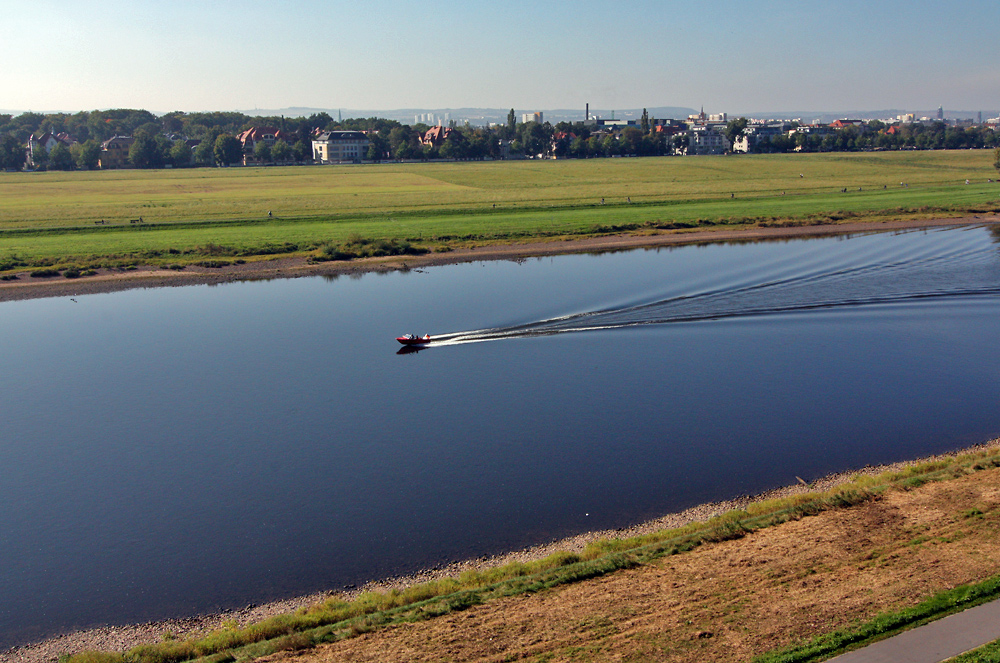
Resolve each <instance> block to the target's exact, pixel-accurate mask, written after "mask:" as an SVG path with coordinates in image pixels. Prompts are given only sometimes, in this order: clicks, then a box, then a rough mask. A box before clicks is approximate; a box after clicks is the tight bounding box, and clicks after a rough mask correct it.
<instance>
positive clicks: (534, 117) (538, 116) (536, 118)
mask: <svg viewBox="0 0 1000 663" xmlns="http://www.w3.org/2000/svg"><path fill="white" fill-rule="evenodd" d="M542 115H543V113H542V112H541V111H538V112H537V113H522V114H521V122H523V123H524V124H527V123H528V122H537V123H538V124H542V122H543V121H544V120H543V119H542Z"/></svg>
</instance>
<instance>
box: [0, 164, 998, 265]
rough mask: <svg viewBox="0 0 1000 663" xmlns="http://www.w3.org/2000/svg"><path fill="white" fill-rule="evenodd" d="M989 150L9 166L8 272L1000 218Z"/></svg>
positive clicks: (2, 234)
mask: <svg viewBox="0 0 1000 663" xmlns="http://www.w3.org/2000/svg"><path fill="white" fill-rule="evenodd" d="M991 154H992V153H991V152H988V151H983V150H979V151H951V152H943V151H939V152H894V153H873V154H805V155H770V156H768V155H759V156H739V157H737V156H729V157H686V158H646V159H596V160H585V161H525V162H483V163H478V162H477V163H433V164H431V163H428V164H405V165H401V164H380V165H365V166H340V167H309V168H305V167H296V168H266V169H264V168H249V169H193V170H162V171H112V172H74V173H57V172H51V173H0V271H5V270H8V271H9V270H11V269H19V270H21V271H24V270H25V269H27V268H37V267H44V266H55V267H67V266H71V265H74V266H77V267H79V268H81V269H86V268H88V267H100V266H125V265H129V264H137V263H145V264H154V265H169V264H173V265H175V266H182V265H184V264H190V263H193V262H196V261H199V260H204V258H205V257H206V256H212V257H219V256H222V257H226V256H230V257H232V256H238V257H241V258H243V259H247V260H253V259H255V258H258V257H261V256H268V255H275V254H297V255H314V256H316V257H322V255H321V254H323V253H324V252H325V254H326V257H337V256H338V250H340V249H341V248H343V247H344V246H345V245H347V244H350V243H351V242H352V241H353V242H354V245H355V246H354V250H353V252H354V253H361V252H364V251H365V250H369V251H370V250H371V247H370V242H371V241H375V240H392V241H395V242H396V244H395V246H394V247H390V250H393V251H394V250H406V246H407V243H409V244H410V245H414V246H419V247H423V248H426V249H427V250H447V247H448V246H456V245H462V244H467V243H470V242H475V243H483V242H491V241H493V242H498V241H499V242H502V241H510V240H518V239H523V238H531V237H555V236H559V237H565V236H586V235H592V234H599V233H603V232H614V231H620V230H631V231H639V232H641V231H654V230H658V229H670V228H678V227H681V228H683V227H694V226H715V225H720V224H724V225H728V226H730V227H733V226H741V225H760V224H782V223H795V224H814V223H832V222H836V221H839V220H845V219H854V220H857V219H861V218H903V217H914V216H919V217H925V218H926V217H929V216H933V215H959V214H967V213H981V212H993V211H997V210H1000V203H998V195H1000V185H997V184H988V183H987V178H991V177H995V175H996V173H995V170H994V169H993V168H992V163H991ZM967 179H968V180H971V182H972V183H971V184H969V185H966V184H965V181H966V180H967ZM901 182H905V183H906V184H907V185H908V186H906V187H903V186H900V183H901ZM883 187H885V188H883ZM844 188H846V189H847V192H846V193H844V192H842V191H841V190H842V189H844ZM859 188H860V190H859ZM602 199H604V204H601V200H602ZM629 199H631V202H627V201H628V200H629ZM269 211H270V212H271V213H272V215H273V216H272V217H271V218H269V217H268V212H269ZM139 218H142V220H143V223H141V224H139V223H130V220H133V219H136V220H137V219H139ZM101 221H104V222H105V223H100V222H101ZM358 240H368V241H369V244H368V245H367V246H368V249H365V246H364V245H362V244H360V243H359V242H358ZM383 248H385V247H383ZM348 252H350V251H348Z"/></svg>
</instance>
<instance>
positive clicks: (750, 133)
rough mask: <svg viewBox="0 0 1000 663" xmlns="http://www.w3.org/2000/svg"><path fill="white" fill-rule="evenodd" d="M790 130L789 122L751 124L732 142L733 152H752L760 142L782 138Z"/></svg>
mask: <svg viewBox="0 0 1000 663" xmlns="http://www.w3.org/2000/svg"><path fill="white" fill-rule="evenodd" d="M791 128H792V124H791V123H790V122H764V123H753V124H750V125H749V126H747V128H746V129H744V130H743V134H742V135H741V136H738V137H737V138H736V140H735V141H733V152H752V151H753V150H754V148H755V147H757V145H759V144H760V143H761V141H763V140H765V139H772V138H775V137H776V136H784V135H785V134H787V133H788V131H789V130H790V129H791Z"/></svg>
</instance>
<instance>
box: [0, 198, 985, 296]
mask: <svg viewBox="0 0 1000 663" xmlns="http://www.w3.org/2000/svg"><path fill="white" fill-rule="evenodd" d="M996 223H1000V216H996V215H988V216H987V215H983V216H969V217H960V218H950V219H906V220H903V221H868V222H861V223H839V224H825V225H816V226H781V227H765V228H756V227H755V228H745V229H739V230H732V229H726V228H716V229H709V230H705V229H697V230H669V231H653V232H644V233H626V234H619V235H603V236H599V237H588V238H585V239H554V240H548V241H539V240H533V241H525V242H518V243H507V244H489V245H484V246H474V247H466V248H457V249H454V250H452V251H448V252H446V253H430V254H427V255H423V256H403V257H398V256H397V257H392V258H372V259H363V260H352V261H347V262H326V263H317V264H310V263H309V262H308V260H307V259H306V258H304V257H298V258H277V259H274V260H255V261H248V262H247V263H245V264H242V265H230V266H228V267H221V268H217V269H212V268H206V267H196V266H192V267H188V268H186V269H185V270H183V271H173V270H168V269H161V268H156V267H148V266H147V267H138V268H136V269H132V270H127V271H126V270H105V269H102V270H99V271H98V273H97V274H96V275H95V276H89V277H82V278H77V279H67V278H63V277H55V278H44V279H43V278H33V277H30V276H28V275H26V274H25V275H22V276H21V277H20V278H19V279H18V280H15V281H0V302H4V301H14V300H23V299H37V298H43V297H75V296H77V295H86V294H95V293H102V292H117V291H121V290H131V289H135V288H165V287H176V286H185V285H204V284H218V283H230V282H235V281H254V280H264V279H275V278H299V277H304V276H322V275H342V274H360V273H365V272H379V271H383V272H384V271H398V270H406V269H414V268H419V267H428V266H434V265H448V264H457V263H463V262H478V261H484V260H519V259H525V258H534V257H541V256H551V255H560V254H570V253H599V252H603V251H620V250H623V249H631V248H653V247H660V246H680V245H684V244H704V243H710V242H733V241H750V240H758V239H769V238H770V239H776V238H796V237H819V236H825V235H842V234H851V233H863V232H874V231H893V230H906V229H914V228H933V227H939V226H954V225H968V224H996Z"/></svg>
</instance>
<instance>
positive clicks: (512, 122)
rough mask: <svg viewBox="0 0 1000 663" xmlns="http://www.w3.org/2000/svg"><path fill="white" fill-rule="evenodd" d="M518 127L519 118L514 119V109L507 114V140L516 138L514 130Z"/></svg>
mask: <svg viewBox="0 0 1000 663" xmlns="http://www.w3.org/2000/svg"><path fill="white" fill-rule="evenodd" d="M516 127H517V118H516V117H514V109H513V108H511V109H510V112H509V113H507V138H513V137H514V129H515V128H516Z"/></svg>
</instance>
